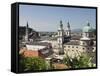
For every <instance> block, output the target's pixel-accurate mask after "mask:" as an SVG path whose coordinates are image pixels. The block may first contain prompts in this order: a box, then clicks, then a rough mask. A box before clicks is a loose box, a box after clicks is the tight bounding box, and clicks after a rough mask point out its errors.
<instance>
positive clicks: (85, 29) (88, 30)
mask: <svg viewBox="0 0 100 76" xmlns="http://www.w3.org/2000/svg"><path fill="white" fill-rule="evenodd" d="M93 31H94V30H93V28H92V27H91V26H90V24H89V23H88V24H87V26H85V27H84V28H83V32H93Z"/></svg>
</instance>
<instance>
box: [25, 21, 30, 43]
mask: <svg viewBox="0 0 100 76" xmlns="http://www.w3.org/2000/svg"><path fill="white" fill-rule="evenodd" d="M28 28H29V25H28V22H27V25H26V30H25V42H26V43H28V41H29V39H28Z"/></svg>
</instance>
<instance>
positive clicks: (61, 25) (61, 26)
mask: <svg viewBox="0 0 100 76" xmlns="http://www.w3.org/2000/svg"><path fill="white" fill-rule="evenodd" d="M60 28H63V24H62V20H60Z"/></svg>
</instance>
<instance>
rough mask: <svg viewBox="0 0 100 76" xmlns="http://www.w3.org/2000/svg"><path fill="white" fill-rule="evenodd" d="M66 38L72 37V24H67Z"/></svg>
mask: <svg viewBox="0 0 100 76" xmlns="http://www.w3.org/2000/svg"><path fill="white" fill-rule="evenodd" d="M66 36H67V37H71V29H70V23H69V22H68V23H67V30H66Z"/></svg>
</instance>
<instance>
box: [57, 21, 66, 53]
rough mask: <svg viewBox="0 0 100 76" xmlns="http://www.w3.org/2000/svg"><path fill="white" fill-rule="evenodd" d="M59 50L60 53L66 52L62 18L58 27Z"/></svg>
mask: <svg viewBox="0 0 100 76" xmlns="http://www.w3.org/2000/svg"><path fill="white" fill-rule="evenodd" d="M57 41H58V47H59V48H58V50H59V54H64V47H63V42H64V30H63V24H62V21H61V20H60V26H59V28H58V39H57Z"/></svg>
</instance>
